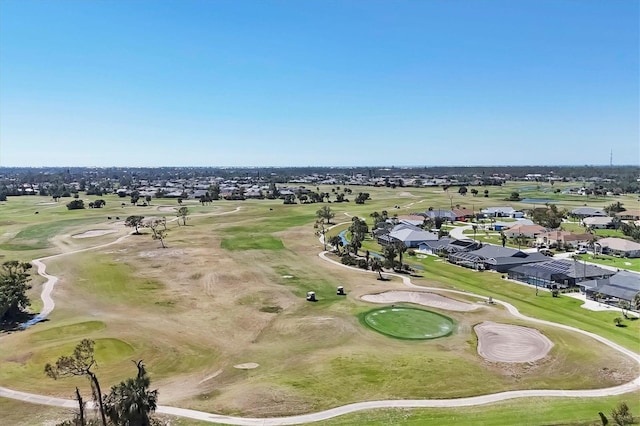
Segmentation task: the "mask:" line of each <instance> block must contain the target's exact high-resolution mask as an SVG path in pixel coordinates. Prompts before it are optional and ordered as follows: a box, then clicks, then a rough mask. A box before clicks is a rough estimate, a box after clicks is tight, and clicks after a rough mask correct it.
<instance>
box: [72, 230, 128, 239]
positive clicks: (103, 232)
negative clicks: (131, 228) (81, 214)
mask: <svg viewBox="0 0 640 426" xmlns="http://www.w3.org/2000/svg"><path fill="white" fill-rule="evenodd" d="M114 232H117V231H115V230H113V229H92V230H91V231H87V232H83V233H82V234H75V235H72V236H71V238H92V237H100V236H102V235H107V234H113V233H114Z"/></svg>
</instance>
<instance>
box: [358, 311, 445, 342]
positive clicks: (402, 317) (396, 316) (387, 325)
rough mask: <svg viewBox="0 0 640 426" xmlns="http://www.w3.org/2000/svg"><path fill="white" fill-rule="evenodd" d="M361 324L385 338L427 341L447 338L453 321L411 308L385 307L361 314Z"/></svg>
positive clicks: (439, 315)
mask: <svg viewBox="0 0 640 426" xmlns="http://www.w3.org/2000/svg"><path fill="white" fill-rule="evenodd" d="M359 318H360V321H361V323H363V324H365V325H366V326H368V327H370V328H371V329H373V330H375V331H377V332H379V333H382V334H384V335H386V336H390V337H395V338H398V339H407V340H427V339H436V338H438V337H444V336H448V335H449V334H451V333H452V332H453V330H454V329H455V323H454V321H453V320H452V319H451V318H449V317H446V316H444V315H441V314H438V313H435V312H431V311H427V310H425V309H418V308H411V307H406V306H403V307H391V306H388V307H385V308H378V309H373V310H370V311H367V312H363V313H362V314H361V315H359Z"/></svg>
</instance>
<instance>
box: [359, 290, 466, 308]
mask: <svg viewBox="0 0 640 426" xmlns="http://www.w3.org/2000/svg"><path fill="white" fill-rule="evenodd" d="M361 299H362V300H364V301H366V302H373V303H399V302H408V303H415V304H418V305H423V306H429V307H432V308H440V309H446V310H448V311H458V312H467V311H472V310H474V309H477V308H478V306H477V305H474V304H472V303H467V302H461V301H460V300H455V299H450V298H448V297H444V296H440V295H439V294H435V293H426V292H420V291H398V290H393V291H386V292H384V293H378V294H365V295H364V296H362V298H361Z"/></svg>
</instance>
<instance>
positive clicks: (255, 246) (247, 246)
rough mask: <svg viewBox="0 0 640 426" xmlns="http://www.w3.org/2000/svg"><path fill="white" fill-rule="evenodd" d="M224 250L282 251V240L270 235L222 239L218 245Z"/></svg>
mask: <svg viewBox="0 0 640 426" xmlns="http://www.w3.org/2000/svg"><path fill="white" fill-rule="evenodd" d="M220 245H221V247H222V248H223V249H226V250H282V249H283V248H284V244H282V240H280V239H278V238H275V237H272V236H270V235H251V234H249V235H239V236H236V237H227V238H223V239H222V242H221V243H220Z"/></svg>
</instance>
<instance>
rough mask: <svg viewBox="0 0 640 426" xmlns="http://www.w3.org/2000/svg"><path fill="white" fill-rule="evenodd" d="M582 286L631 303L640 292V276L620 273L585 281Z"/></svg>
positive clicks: (624, 272)
mask: <svg viewBox="0 0 640 426" xmlns="http://www.w3.org/2000/svg"><path fill="white" fill-rule="evenodd" d="M580 285H581V286H584V287H585V288H588V289H589V290H590V291H593V292H595V293H602V294H606V295H607V296H612V297H616V298H618V299H624V300H628V301H631V300H633V297H634V296H635V295H636V294H637V293H638V292H639V291H640V274H636V273H634V272H629V271H620V272H618V273H617V274H615V275H612V276H610V277H608V278H604V279H599V280H590V281H584V282H582V283H580Z"/></svg>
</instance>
